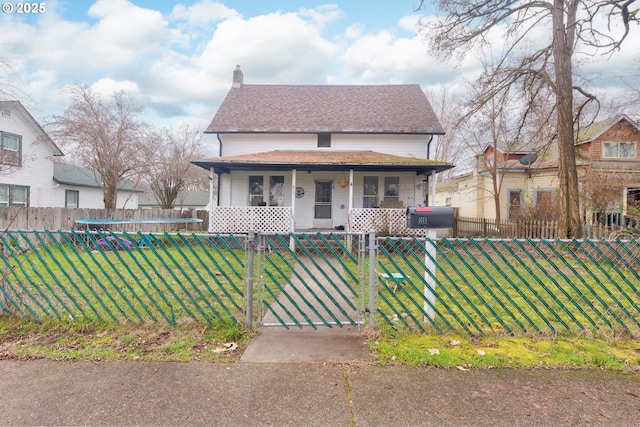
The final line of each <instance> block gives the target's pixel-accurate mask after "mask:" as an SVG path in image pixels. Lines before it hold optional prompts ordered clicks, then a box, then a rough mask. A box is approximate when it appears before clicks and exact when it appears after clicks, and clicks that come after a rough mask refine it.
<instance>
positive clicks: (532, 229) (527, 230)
mask: <svg viewBox="0 0 640 427" xmlns="http://www.w3.org/2000/svg"><path fill="white" fill-rule="evenodd" d="M623 224H625V225H616V224H612V225H606V224H585V225H584V226H583V227H584V236H583V237H584V238H586V239H600V238H605V239H606V238H609V236H611V235H612V234H613V233H615V232H616V231H620V230H623V229H624V228H625V226H626V227H636V228H638V222H637V220H635V221H634V220H631V221H627V220H625V221H623ZM453 237H491V238H516V239H520V238H522V239H525V238H529V239H557V238H560V237H562V236H560V233H559V232H558V221H540V220H518V221H501V222H500V223H497V222H496V221H495V220H493V219H487V218H468V217H457V218H456V226H455V228H454V236H453Z"/></svg>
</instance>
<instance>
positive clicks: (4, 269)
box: [0, 243, 9, 311]
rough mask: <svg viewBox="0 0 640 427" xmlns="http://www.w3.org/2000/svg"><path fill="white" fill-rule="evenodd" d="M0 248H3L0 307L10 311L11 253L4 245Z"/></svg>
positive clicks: (1, 244)
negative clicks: (8, 302)
mask: <svg viewBox="0 0 640 427" xmlns="http://www.w3.org/2000/svg"><path fill="white" fill-rule="evenodd" d="M0 247H1V248H2V294H1V295H0V305H1V306H2V307H3V310H2V311H4V307H6V308H7V310H8V309H9V306H8V305H7V276H8V274H9V268H8V267H7V265H8V263H9V251H8V250H7V248H5V247H4V244H3V243H0Z"/></svg>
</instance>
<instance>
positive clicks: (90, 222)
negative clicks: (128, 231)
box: [75, 218, 203, 229]
mask: <svg viewBox="0 0 640 427" xmlns="http://www.w3.org/2000/svg"><path fill="white" fill-rule="evenodd" d="M75 222H76V224H79V225H84V226H86V228H90V227H92V226H93V227H97V226H102V227H108V226H111V225H135V224H165V225H169V224H184V225H185V226H186V225H187V224H199V225H200V228H201V229H202V222H203V221H202V220H201V219H200V218H131V219H106V218H104V219H77V220H76V221H75Z"/></svg>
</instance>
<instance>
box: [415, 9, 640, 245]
mask: <svg viewBox="0 0 640 427" xmlns="http://www.w3.org/2000/svg"><path fill="white" fill-rule="evenodd" d="M635 2H636V0H625V1H610V0H548V1H545V0H525V1H522V0H495V1H486V0H438V1H437V2H436V3H437V5H438V7H439V9H440V10H441V11H442V12H444V13H445V15H446V17H445V18H444V19H441V20H435V21H431V22H427V23H426V24H424V27H423V30H424V31H425V32H426V33H427V36H428V37H429V38H430V41H431V44H432V47H433V48H434V50H435V52H436V53H438V54H440V55H441V56H443V57H447V56H450V55H452V54H454V53H457V54H459V55H463V54H465V53H467V52H469V51H471V50H472V49H474V48H475V47H476V46H477V45H489V44H490V43H491V38H490V33H491V31H492V30H494V29H495V28H497V27H499V26H506V31H505V34H504V36H505V39H506V42H505V43H506V44H505V50H504V55H503V56H502V59H501V60H500V61H499V63H498V66H497V67H496V69H495V73H494V74H493V76H492V80H491V86H492V87H494V88H496V91H495V92H493V91H492V92H489V93H488V94H487V96H492V94H493V93H496V92H499V91H500V88H504V87H507V86H511V85H515V84H520V85H523V86H524V85H526V86H530V87H532V88H539V87H542V86H547V87H549V88H550V89H551V90H552V91H553V93H554V95H555V118H556V132H557V141H558V153H559V156H558V157H559V172H558V173H559V181H560V196H561V206H562V216H561V217H560V229H561V230H563V232H562V234H563V235H565V236H566V237H580V236H581V235H582V221H581V217H580V203H579V192H578V174H577V168H576V150H575V145H574V144H575V137H574V125H575V122H574V119H575V118H577V117H579V116H580V110H581V107H582V105H583V104H584V103H581V104H580V105H579V106H577V108H576V105H574V101H575V98H574V91H576V92H577V93H578V94H580V97H582V99H583V101H584V102H589V101H592V100H594V99H595V97H593V96H592V95H591V94H589V93H588V92H587V91H586V90H584V89H583V88H581V87H578V86H575V85H574V65H575V64H574V62H575V59H574V57H575V56H576V52H578V51H579V49H581V48H585V49H588V50H589V51H590V53H598V52H600V53H605V54H611V53H613V52H614V51H616V50H618V49H619V48H620V46H621V44H622V43H623V41H624V40H625V39H626V38H627V36H628V35H629V32H630V24H631V23H632V22H634V21H635V22H637V21H638V16H637V14H636V12H637V10H633V9H631V7H632V6H633V5H634V3H635ZM424 3H425V2H424V0H421V2H420V5H419V7H418V10H420V9H422V7H423V6H424ZM541 28H545V29H547V34H546V35H547V36H548V37H547V40H543V39H542V37H541V34H543V33H542V32H541V30H540V29H541ZM534 34H535V35H534ZM529 36H531V37H529ZM534 46H535V47H534ZM531 92H532V93H535V90H532V91H531Z"/></svg>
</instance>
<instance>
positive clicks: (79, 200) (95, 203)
mask: <svg viewBox="0 0 640 427" xmlns="http://www.w3.org/2000/svg"><path fill="white" fill-rule="evenodd" d="M53 181H54V182H55V186H54V188H53V200H54V206H63V207H66V208H84V209H104V198H103V194H102V187H101V183H102V176H101V175H100V174H99V173H98V172H96V171H95V170H93V169H88V168H84V167H80V166H75V165H68V164H62V163H54V165H53ZM140 193H142V190H140V189H138V188H136V187H135V186H134V185H132V184H131V183H129V182H122V183H121V184H120V185H119V186H118V200H117V205H116V207H117V208H118V209H138V197H139V194H140Z"/></svg>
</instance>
